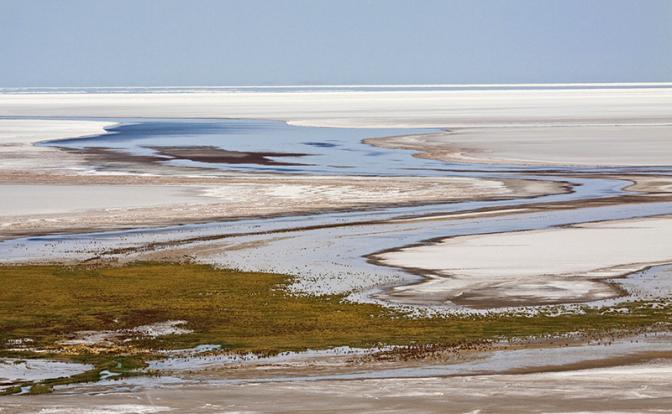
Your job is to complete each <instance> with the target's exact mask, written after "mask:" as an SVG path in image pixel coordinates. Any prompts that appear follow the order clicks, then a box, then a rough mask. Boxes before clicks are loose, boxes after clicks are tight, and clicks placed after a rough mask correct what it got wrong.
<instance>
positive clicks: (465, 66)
mask: <svg viewBox="0 0 672 414" xmlns="http://www.w3.org/2000/svg"><path fill="white" fill-rule="evenodd" d="M0 39H1V41H0V86H2V87H18V86H175V85H204V86H208V85H210V86H212V85H277V84H389V83H418V84H420V83H424V84H426V83H528V82H619V81H672V0H639V1H637V0H627V1H626V0H498V1H497V0H464V1H458V0H456V1H452V0H443V1H440V0H407V1H402V0H332V1H326V0H284V1H283V0H266V1H261V0H220V1H216V0H182V1H179V0H154V1H150V0H63V1H56V0H41V1H40V0H0Z"/></svg>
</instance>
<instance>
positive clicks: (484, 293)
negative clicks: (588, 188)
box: [372, 217, 672, 307]
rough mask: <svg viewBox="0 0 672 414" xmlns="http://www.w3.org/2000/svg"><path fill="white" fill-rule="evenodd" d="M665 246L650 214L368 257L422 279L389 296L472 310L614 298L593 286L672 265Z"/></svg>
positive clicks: (668, 236) (664, 231)
mask: <svg viewBox="0 0 672 414" xmlns="http://www.w3.org/2000/svg"><path fill="white" fill-rule="evenodd" d="M671 243H672V219H671V218H670V217H656V218H646V219H636V220H620V221H605V222H596V223H586V224H576V225H571V226H565V227H554V228H550V229H544V230H534V231H519V232H509V233H500V234H484V235H475V236H464V237H454V238H448V239H443V240H440V241H437V242H433V243H428V244H425V245H420V246H412V247H405V248H401V249H399V250H393V251H389V252H384V253H380V254H376V255H373V256H372V257H373V259H375V260H376V261H377V262H379V263H382V264H385V265H388V266H396V267H401V268H407V269H414V270H416V271H419V272H423V273H425V274H427V275H428V277H429V279H428V280H427V281H425V282H422V283H419V284H415V285H409V286H401V287H397V288H394V289H392V291H391V292H390V295H392V296H395V297H396V298H400V299H402V300H403V299H405V300H407V301H409V302H414V301H417V300H418V299H419V298H424V299H425V300H426V299H432V300H434V301H437V302H441V301H454V302H457V303H462V304H468V305H473V306H477V307H478V306H485V305H486V304H488V306H493V305H497V304H499V305H515V304H519V303H521V304H534V303H562V302H573V301H591V300H599V299H604V298H607V297H612V296H616V295H618V294H619V292H618V291H617V290H615V289H614V287H613V286H611V285H609V284H605V283H601V282H600V281H601V280H605V279H609V278H614V277H619V276H623V275H625V274H628V273H631V272H634V271H637V270H641V269H643V268H645V267H647V266H650V265H652V264H656V263H668V262H672V252H671V251H670V249H669V248H668V246H670V244H671Z"/></svg>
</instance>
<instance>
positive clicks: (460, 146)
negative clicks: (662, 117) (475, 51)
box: [365, 124, 672, 166]
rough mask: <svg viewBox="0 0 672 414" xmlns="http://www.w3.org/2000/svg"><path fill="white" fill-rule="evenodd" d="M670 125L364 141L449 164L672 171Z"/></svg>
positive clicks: (455, 132)
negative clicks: (658, 168)
mask: <svg viewBox="0 0 672 414" xmlns="http://www.w3.org/2000/svg"><path fill="white" fill-rule="evenodd" d="M670 137H672V125H645V124H642V125H602V126H596V125H564V126H536V127H499V128H456V129H451V130H450V131H447V132H445V133H437V134H429V135H422V136H418V135H415V136H405V137H390V138H374V139H367V140H366V141H365V142H367V143H368V144H371V145H375V146H380V147H385V148H402V149H410V150H414V151H418V156H420V157H424V158H432V159H437V160H443V161H450V162H475V163H505V164H533V165H592V166H665V165H672V139H670Z"/></svg>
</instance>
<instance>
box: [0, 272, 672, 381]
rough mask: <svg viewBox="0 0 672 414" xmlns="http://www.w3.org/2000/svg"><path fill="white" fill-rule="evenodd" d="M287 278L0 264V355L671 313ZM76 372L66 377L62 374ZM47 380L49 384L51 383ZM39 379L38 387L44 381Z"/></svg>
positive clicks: (450, 331)
mask: <svg viewBox="0 0 672 414" xmlns="http://www.w3.org/2000/svg"><path fill="white" fill-rule="evenodd" d="M291 281H292V279H291V277H289V276H286V275H279V274H268V273H254V272H240V271H235V270H222V269H215V268H213V267H210V266H206V265H197V264H167V263H135V264H131V265H126V266H102V267H91V266H84V265H78V266H71V267H66V266H58V265H25V266H23V265H22V266H0V286H2V288H0V356H14V357H31V356H33V357H34V356H35V355H33V354H31V351H29V350H27V351H16V350H14V351H10V348H12V346H10V345H9V344H11V343H14V342H12V341H16V340H20V339H23V338H30V339H31V340H32V341H33V342H30V347H31V348H35V349H42V350H48V351H49V353H48V354H40V356H41V357H45V355H48V356H52V357H54V358H60V359H68V360H75V361H80V362H89V363H93V364H94V365H95V366H96V369H95V371H93V372H89V373H85V374H81V375H80V376H78V377H76V380H77V381H89V380H95V379H97V376H98V372H99V371H100V370H102V369H109V370H110V371H112V372H117V373H121V374H124V375H130V374H132V372H133V371H134V369H136V368H140V367H142V366H143V365H144V362H143V361H145V360H147V359H149V358H155V357H158V355H157V354H156V351H158V350H161V349H181V348H191V347H194V346H196V345H200V344H217V345H220V346H221V347H222V348H223V349H226V350H229V351H232V352H241V353H242V352H255V353H260V354H274V353H278V352H283V351H301V350H305V349H309V348H310V349H319V348H327V347H334V346H344V345H348V346H355V347H369V346H376V345H381V344H385V345H401V346H412V347H422V346H425V345H432V346H435V345H440V346H451V345H457V344H467V343H476V342H479V341H484V340H496V339H502V338H511V337H529V336H546V335H555V334H564V333H569V332H577V331H581V332H584V333H591V332H600V331H608V330H613V329H625V330H627V329H636V328H642V327H646V326H650V325H652V324H655V323H659V322H669V321H672V319H670V316H671V315H672V307H671V306H670V305H669V303H668V304H664V305H662V306H661V305H658V306H650V304H649V303H645V302H632V303H628V304H623V305H620V306H619V308H627V312H626V313H624V312H605V311H604V310H595V309H588V308H586V309H584V312H583V313H582V314H566V315H561V316H550V315H545V314H537V315H534V316H529V315H528V316H524V315H511V314H499V315H495V314H493V315H486V316H451V317H410V316H409V315H405V314H404V313H402V312H400V311H395V310H390V309H388V308H385V307H382V306H379V305H375V304H360V303H349V302H345V301H344V300H343V299H344V296H343V295H326V296H301V295H294V294H291V293H290V292H289V291H288V289H287V286H288V284H289V283H291ZM167 320H185V321H187V324H186V327H187V328H188V329H190V330H192V331H193V332H192V333H189V334H183V335H168V336H164V337H156V338H149V337H136V338H130V340H129V341H127V342H124V343H123V345H120V346H118V347H114V348H110V349H106V350H105V349H103V350H96V351H95V352H93V351H92V349H91V348H87V347H82V348H81V349H77V348H69V349H68V350H67V352H63V348H62V347H61V346H60V345H59V341H62V340H63V339H66V338H68V337H71V335H72V334H73V333H74V332H76V331H85V330H92V331H101V330H119V329H129V328H134V327H137V326H139V325H146V324H152V323H155V322H161V321H167ZM73 378H75V377H73ZM52 382H53V381H52ZM47 385H49V384H48V383H47Z"/></svg>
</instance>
